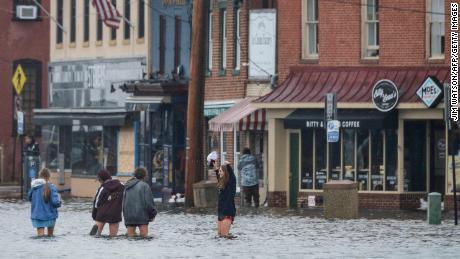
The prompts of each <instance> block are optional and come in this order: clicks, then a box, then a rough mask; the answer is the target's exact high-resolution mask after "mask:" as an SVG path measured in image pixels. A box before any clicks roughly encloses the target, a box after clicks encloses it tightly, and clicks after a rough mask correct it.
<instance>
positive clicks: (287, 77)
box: [254, 0, 458, 209]
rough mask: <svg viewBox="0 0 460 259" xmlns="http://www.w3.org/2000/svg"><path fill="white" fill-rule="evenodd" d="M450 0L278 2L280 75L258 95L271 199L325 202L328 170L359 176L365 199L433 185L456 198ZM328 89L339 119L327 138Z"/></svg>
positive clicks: (408, 201)
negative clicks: (446, 100)
mask: <svg viewBox="0 0 460 259" xmlns="http://www.w3.org/2000/svg"><path fill="white" fill-rule="evenodd" d="M450 2H451V1H444V0H427V1H417V0H411V1H409V0H408V1H378V0H350V1H338V0H325V1H319V0H278V1H277V11H278V27H277V36H278V48H277V50H278V52H277V54H278V56H277V69H278V73H279V78H280V82H281V83H280V84H279V86H278V87H277V88H276V89H275V90H274V91H273V92H271V93H269V94H267V95H265V96H264V97H262V98H259V99H258V100H256V101H255V104H254V106H255V107H257V108H259V109H266V110H267V120H268V126H269V127H268V139H269V142H268V147H269V152H268V153H269V156H268V192H269V193H268V195H269V198H268V202H269V205H270V206H282V207H284V206H291V207H296V206H307V204H308V203H309V202H308V200H310V201H311V200H313V199H314V200H316V202H321V200H322V199H321V197H322V188H323V184H324V183H326V182H327V181H329V180H351V181H356V182H358V185H359V204H360V207H363V208H393V209H399V208H404V209H406V208H417V207H418V206H419V199H420V198H426V195H427V193H429V192H434V191H436V192H440V193H441V194H442V195H443V198H444V200H445V201H446V206H447V207H449V206H451V201H452V195H451V194H452V193H451V190H452V181H451V178H452V170H451V168H449V163H450V160H449V158H448V157H449V156H447V150H448V146H449V144H450V142H449V138H450V136H449V134H448V131H447V130H446V127H445V125H444V121H443V103H442V101H441V100H442V87H443V84H449V82H450V70H449V64H450V58H449V57H450V44H449V42H450V16H449V15H450ZM427 89H430V90H432V92H431V93H432V95H428V94H426V90H427ZM327 93H335V95H336V98H337V107H338V112H337V120H338V121H339V122H338V124H339V125H340V131H339V136H340V138H339V141H338V142H335V143H331V144H328V143H327V141H326V131H325V129H324V126H325V125H326V124H325V121H324V114H325V112H324V107H325V106H324V105H325V104H324V100H325V95H326V94H327ZM457 159H458V158H457ZM310 197H311V199H308V198H310ZM310 203H311V202H310ZM317 204H318V203H317Z"/></svg>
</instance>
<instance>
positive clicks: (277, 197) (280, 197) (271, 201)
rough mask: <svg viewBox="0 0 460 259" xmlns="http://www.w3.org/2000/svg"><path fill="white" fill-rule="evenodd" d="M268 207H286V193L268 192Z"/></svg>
mask: <svg viewBox="0 0 460 259" xmlns="http://www.w3.org/2000/svg"><path fill="white" fill-rule="evenodd" d="M267 200H268V206H269V207H281V208H282V207H286V206H287V198H286V192H268V199H267Z"/></svg>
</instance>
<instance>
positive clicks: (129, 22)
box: [34, 0, 134, 30]
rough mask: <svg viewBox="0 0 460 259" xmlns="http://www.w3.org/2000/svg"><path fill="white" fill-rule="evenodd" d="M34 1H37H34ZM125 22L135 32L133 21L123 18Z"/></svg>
mask: <svg viewBox="0 0 460 259" xmlns="http://www.w3.org/2000/svg"><path fill="white" fill-rule="evenodd" d="M34 1H36V0H34ZM123 21H125V22H127V23H128V24H129V26H131V28H133V30H134V25H133V24H132V23H131V21H129V20H128V18H126V17H124V16H123Z"/></svg>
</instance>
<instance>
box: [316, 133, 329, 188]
mask: <svg viewBox="0 0 460 259" xmlns="http://www.w3.org/2000/svg"><path fill="white" fill-rule="evenodd" d="M314 136H315V141H314V143H315V189H317V190H320V189H323V185H324V184H325V183H326V182H327V167H326V162H327V160H326V159H327V153H326V152H327V142H326V131H325V130H324V129H318V130H315V135H314Z"/></svg>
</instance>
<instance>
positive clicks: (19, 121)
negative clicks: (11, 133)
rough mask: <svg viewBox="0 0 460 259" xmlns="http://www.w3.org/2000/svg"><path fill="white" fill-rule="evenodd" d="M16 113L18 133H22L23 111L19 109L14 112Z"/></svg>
mask: <svg viewBox="0 0 460 259" xmlns="http://www.w3.org/2000/svg"><path fill="white" fill-rule="evenodd" d="M16 115H17V117H18V120H17V122H18V127H17V129H18V135H24V113H23V112H21V111H18V112H16Z"/></svg>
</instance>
